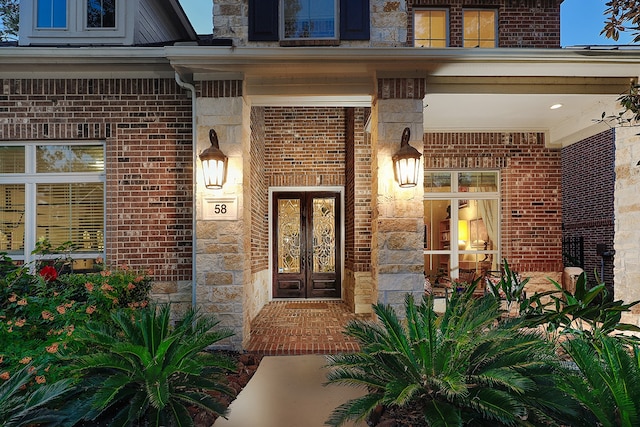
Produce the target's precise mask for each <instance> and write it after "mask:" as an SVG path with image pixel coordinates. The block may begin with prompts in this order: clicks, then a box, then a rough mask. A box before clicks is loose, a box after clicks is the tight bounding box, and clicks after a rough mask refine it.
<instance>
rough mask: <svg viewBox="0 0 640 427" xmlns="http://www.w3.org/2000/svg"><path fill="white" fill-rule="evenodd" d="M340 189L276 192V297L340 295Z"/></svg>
mask: <svg viewBox="0 0 640 427" xmlns="http://www.w3.org/2000/svg"><path fill="white" fill-rule="evenodd" d="M338 197H339V194H338V193H329V192H295V193H294V192H286V193H284V192H283V193H275V194H274V200H273V203H274V205H273V206H274V217H275V221H274V247H273V250H274V259H275V260H276V262H275V265H276V268H275V271H274V272H273V296H274V298H322V297H324V298H339V297H340V270H341V264H340V257H339V249H340V233H339V226H338V224H339V218H340V215H339V214H340V211H339V203H338V200H339V199H338Z"/></svg>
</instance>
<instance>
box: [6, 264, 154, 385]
mask: <svg viewBox="0 0 640 427" xmlns="http://www.w3.org/2000/svg"><path fill="white" fill-rule="evenodd" d="M0 258H1V259H0V384H2V383H3V382H4V381H7V380H8V379H10V378H11V377H12V376H13V375H15V374H16V373H17V372H18V371H20V370H21V369H22V368H23V367H24V366H27V365H29V366H30V368H29V369H30V370H31V371H32V372H30V374H32V377H31V378H32V380H31V381H30V383H29V385H36V386H37V385H38V384H47V383H52V382H55V381H57V380H58V379H61V378H64V377H65V376H66V372H65V368H64V365H63V364H61V363H59V353H60V351H61V350H62V349H64V348H67V346H69V345H72V343H73V338H74V332H75V331H76V328H77V327H78V326H80V325H84V324H85V323H87V322H88V321H90V320H91V321H98V322H106V323H108V322H110V321H111V320H110V319H111V317H110V316H111V313H112V311H113V310H116V309H125V310H137V309H140V308H143V307H146V306H147V305H148V297H149V291H150V288H151V279H150V278H149V276H148V274H147V273H140V272H137V271H134V270H131V269H129V268H128V267H127V266H120V267H118V268H114V269H108V268H104V266H103V265H102V264H101V263H100V262H99V263H98V265H102V270H101V271H97V272H95V273H83V274H77V273H71V272H65V271H60V270H59V268H63V270H64V266H65V265H67V264H65V263H59V262H55V261H53V262H46V263H44V262H43V263H40V264H38V265H37V266H36V267H37V268H36V269H30V268H29V266H16V265H15V264H14V263H13V262H11V260H10V259H9V258H8V257H7V256H6V255H2V254H0Z"/></svg>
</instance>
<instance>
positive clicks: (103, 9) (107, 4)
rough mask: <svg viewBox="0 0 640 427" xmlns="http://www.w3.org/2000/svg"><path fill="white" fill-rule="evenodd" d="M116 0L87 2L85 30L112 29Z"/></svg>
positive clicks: (114, 22)
mask: <svg viewBox="0 0 640 427" xmlns="http://www.w3.org/2000/svg"><path fill="white" fill-rule="evenodd" d="M115 26H116V0H87V28H114V27H115Z"/></svg>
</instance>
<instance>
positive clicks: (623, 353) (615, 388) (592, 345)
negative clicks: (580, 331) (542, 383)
mask: <svg viewBox="0 0 640 427" xmlns="http://www.w3.org/2000/svg"><path fill="white" fill-rule="evenodd" d="M563 346H564V348H565V350H566V351H567V353H568V354H569V355H570V356H571V358H572V359H573V361H574V362H575V365H576V369H574V370H568V371H567V377H566V378H565V381H563V382H562V383H561V387H562V388H563V389H564V390H566V392H567V393H569V394H571V395H572V396H574V397H575V398H576V399H577V400H578V401H579V402H580V403H581V404H582V405H583V406H584V407H585V408H586V409H587V410H588V411H589V413H590V415H589V416H588V417H585V419H584V423H583V425H585V426H586V425H588V426H594V425H598V426H603V427H632V426H638V425H640V348H638V346H637V345H630V344H628V343H627V342H625V341H624V340H620V339H619V338H616V337H606V336H600V337H599V339H598V340H595V341H594V340H593V339H591V337H585V336H580V337H576V338H573V339H570V340H568V341H566V342H565V343H564V344H563Z"/></svg>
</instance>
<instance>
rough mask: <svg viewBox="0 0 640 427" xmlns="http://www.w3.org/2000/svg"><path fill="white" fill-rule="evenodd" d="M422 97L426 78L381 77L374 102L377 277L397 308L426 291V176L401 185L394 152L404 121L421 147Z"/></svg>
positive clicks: (381, 293)
mask: <svg viewBox="0 0 640 427" xmlns="http://www.w3.org/2000/svg"><path fill="white" fill-rule="evenodd" d="M423 97H424V79H421V78H392V79H379V80H378V96H377V99H376V100H375V102H374V105H373V108H372V120H371V129H372V145H373V150H372V151H373V153H375V154H374V157H373V159H372V168H373V170H372V175H373V180H372V183H373V184H372V185H373V187H372V194H373V199H372V203H373V206H372V211H373V213H372V232H373V238H372V249H371V250H372V269H373V277H374V283H375V284H377V296H378V301H379V302H381V303H384V304H390V305H392V306H393V307H394V308H395V309H396V310H397V312H398V313H399V314H403V313H404V310H403V305H404V298H405V295H406V294H407V293H412V294H414V295H415V296H416V298H420V297H421V296H422V294H423V292H424V273H423V272H424V255H423V242H422V240H423V230H424V208H423V197H424V183H423V179H424V178H423V176H421V178H420V181H419V182H418V185H417V186H415V187H413V188H400V187H399V185H398V184H397V182H396V181H395V179H394V174H393V164H392V160H391V157H392V156H393V154H394V153H395V152H396V151H398V150H399V149H400V141H401V138H402V132H403V130H404V128H406V127H409V128H410V130H411V138H410V141H409V143H410V144H411V146H413V147H414V148H416V149H417V150H418V151H419V152H421V153H422V152H423V133H424V131H423V117H422V114H423V113H422V98H423ZM421 165H424V159H421Z"/></svg>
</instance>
